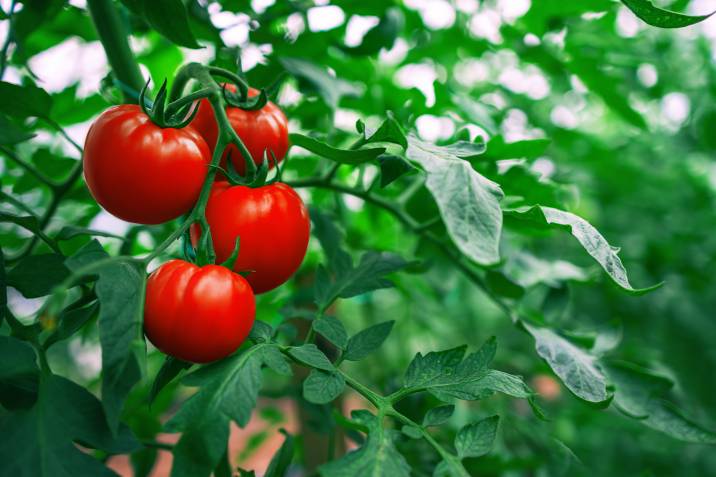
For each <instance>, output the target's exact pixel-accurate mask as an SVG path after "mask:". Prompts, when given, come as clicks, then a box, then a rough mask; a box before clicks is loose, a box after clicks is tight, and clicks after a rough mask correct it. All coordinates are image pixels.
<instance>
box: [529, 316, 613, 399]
mask: <svg viewBox="0 0 716 477" xmlns="http://www.w3.org/2000/svg"><path fill="white" fill-rule="evenodd" d="M523 325H524V327H525V329H526V330H527V332H529V334H531V335H532V337H533V338H534V339H535V347H536V348H537V354H539V355H540V356H541V357H542V358H543V359H544V360H545V361H546V362H547V364H549V366H550V367H551V368H552V371H554V372H555V374H556V375H557V376H559V378H560V379H561V380H562V382H563V383H564V384H565V385H566V386H567V388H568V389H569V390H570V391H572V392H573V393H574V394H575V395H576V396H577V397H579V398H581V399H584V400H585V401H589V402H596V403H599V402H604V401H606V400H607V399H609V397H610V396H609V394H608V393H607V385H606V378H605V376H604V374H603V373H602V371H601V369H600V368H599V366H598V365H597V362H596V361H597V360H596V357H594V356H592V355H590V354H589V353H588V352H587V351H585V350H583V349H582V348H579V347H578V346H576V345H574V344H572V343H571V342H570V341H568V340H567V339H565V338H563V337H561V336H559V335H558V334H557V333H555V332H554V331H552V330H551V329H549V328H543V327H538V326H533V325H530V324H528V323H524V322H523Z"/></svg>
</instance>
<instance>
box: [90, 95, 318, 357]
mask: <svg viewBox="0 0 716 477" xmlns="http://www.w3.org/2000/svg"><path fill="white" fill-rule="evenodd" d="M256 93H257V92H256V91H255V90H253V89H252V90H250V92H249V94H250V95H255V94H256ZM226 114H227V117H228V119H229V122H230V123H231V126H232V128H233V129H234V130H235V131H236V133H237V134H238V136H239V137H240V138H241V139H242V141H243V142H244V144H245V145H246V148H247V149H248V151H249V152H250V154H251V157H252V159H253V161H254V162H255V163H256V164H260V163H261V161H262V160H263V158H264V154H268V156H269V157H273V158H274V159H275V161H280V160H281V159H283V158H284V157H285V155H286V152H287V150H288V147H289V144H288V121H287V119H286V116H285V115H284V113H283V112H282V111H281V110H280V108H279V107H278V106H276V105H275V104H274V103H272V102H267V103H266V104H265V106H263V107H262V108H261V109H258V110H253V111H250V110H243V109H240V108H236V107H227V108H226ZM218 133H219V131H218V125H217V122H216V118H215V116H214V112H213V110H212V108H211V105H210V104H209V102H208V101H207V100H206V99H203V100H201V102H200V104H199V106H198V110H197V113H196V116H195V118H194V119H193V120H192V121H191V123H190V124H189V125H188V126H186V127H183V128H181V129H177V128H171V127H167V128H162V127H160V126H158V125H156V124H155V123H154V122H152V120H151V119H150V118H149V116H148V115H147V114H145V113H144V112H143V111H142V109H141V108H140V107H139V106H137V105H121V106H115V107H112V108H110V109H108V110H106V111H105V112H103V113H102V114H101V115H100V116H99V117H98V118H97V120H96V121H95V122H94V123H93V124H92V126H91V127H90V130H89V132H88V134H87V139H86V142H85V152H84V156H83V163H84V164H83V166H84V174H85V180H86V182H87V186H88V188H89V190H90V192H91V193H92V196H93V197H94V198H95V200H96V201H97V202H98V203H99V204H100V205H101V206H102V207H103V208H104V209H105V210H107V211H108V212H109V213H111V214H112V215H114V216H116V217H118V218H120V219H123V220H126V221H128V222H134V223H139V224H159V223H163V222H167V221H169V220H172V219H175V218H177V217H179V216H181V215H183V214H186V213H188V212H190V211H191V210H192V208H193V207H194V205H195V204H196V202H197V200H198V198H199V195H200V192H201V189H202V186H203V184H204V182H205V180H206V176H207V173H208V170H209V167H208V166H209V164H210V163H211V157H212V153H213V151H212V149H213V147H214V146H215V144H216V140H217V136H218ZM227 158H228V159H227ZM227 160H231V161H232V164H233V166H234V168H235V169H236V171H238V172H239V173H243V172H244V170H245V168H246V164H245V163H244V158H243V157H242V155H241V154H240V153H239V151H238V149H237V148H236V146H234V145H230V146H228V147H227V148H226V150H225V151H224V153H223V157H222V165H223V166H224V167H225V165H226V162H227ZM217 177H218V178H217V180H216V181H215V182H214V184H213V185H212V189H211V192H210V196H209V199H208V202H207V204H206V210H205V215H206V219H207V222H208V224H209V229H210V232H211V239H212V241H213V247H214V250H215V252H216V259H217V263H221V262H223V261H225V260H226V259H227V258H229V257H230V256H231V254H232V252H233V251H234V248H235V245H236V241H237V238H239V254H238V257H237V259H236V261H235V263H234V267H233V270H229V269H228V268H225V267H223V266H220V265H205V266H202V267H199V266H197V265H195V264H193V263H190V262H187V261H184V260H178V259H175V260H171V261H168V262H166V263H164V264H162V265H161V266H160V267H159V268H158V269H157V270H155V271H154V272H153V273H152V274H151V275H150V277H149V279H148V281H147V288H146V299H145V309H144V330H145V334H146V335H147V337H148V338H149V340H150V341H151V342H152V343H153V344H154V345H155V346H156V347H157V348H159V349H160V350H161V351H163V352H164V353H166V354H169V355H171V356H174V357H176V358H179V359H182V360H184V361H190V362H196V363H205V362H210V361H214V360H217V359H221V358H224V357H226V356H228V355H230V354H232V353H233V352H234V351H235V350H236V349H237V348H238V347H239V346H240V345H241V343H243V341H244V340H245V339H246V338H247V336H248V334H249V332H250V330H251V327H252V325H253V322H254V317H255V311H256V303H255V297H254V295H255V294H259V293H263V292H266V291H269V290H272V289H274V288H276V287H278V286H280V285H281V284H283V283H284V282H286V281H287V280H288V279H289V278H290V277H291V276H292V275H293V274H294V273H295V272H296V270H297V269H298V267H299V266H300V265H301V262H302V261H303V258H304V256H305V254H306V249H307V247H308V239H309V234H310V219H309V216H308V211H307V210H306V206H305V205H304V203H303V201H302V200H301V198H300V197H299V196H298V194H297V193H296V192H295V191H294V190H293V189H292V188H291V187H289V186H288V185H286V184H284V183H281V182H273V183H271V184H269V185H263V186H260V187H255V188H252V187H248V186H241V185H231V184H230V183H229V182H227V181H226V179H225V177H224V176H223V175H221V174H219V175H217ZM190 235H191V240H192V243H193V244H194V246H196V245H197V243H198V241H199V237H200V235H201V230H200V228H199V226H198V225H197V224H194V225H192V228H191V231H190ZM239 272H241V273H242V274H239ZM243 274H245V276H243Z"/></svg>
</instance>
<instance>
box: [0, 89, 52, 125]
mask: <svg viewBox="0 0 716 477" xmlns="http://www.w3.org/2000/svg"><path fill="white" fill-rule="evenodd" d="M0 97H1V98H3V100H2V102H0V113H5V114H7V115H8V116H12V117H14V118H18V119H25V118H28V117H41V118H44V117H47V115H48V113H49V112H50V109H51V108H52V98H51V97H50V95H49V94H47V92H46V91H45V90H44V89H42V88H38V87H37V86H33V85H25V86H20V85H16V84H13V83H7V82H5V81H0Z"/></svg>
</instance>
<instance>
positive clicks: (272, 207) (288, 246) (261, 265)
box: [191, 181, 311, 294]
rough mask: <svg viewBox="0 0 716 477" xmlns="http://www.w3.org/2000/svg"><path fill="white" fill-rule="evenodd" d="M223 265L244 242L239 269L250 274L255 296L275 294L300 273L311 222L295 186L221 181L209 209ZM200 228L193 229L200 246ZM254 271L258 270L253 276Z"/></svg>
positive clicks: (217, 249)
mask: <svg viewBox="0 0 716 477" xmlns="http://www.w3.org/2000/svg"><path fill="white" fill-rule="evenodd" d="M206 219H207V221H208V222H209V229H210V230H211V238H212V240H213V243H214V250H215V251H216V260H217V262H223V261H224V260H226V259H227V258H228V257H229V256H230V255H231V252H232V251H233V250H234V247H235V243H236V237H241V242H240V246H239V256H238V258H237V260H236V263H235V265H234V270H235V271H237V272H239V271H249V272H250V273H249V274H248V275H247V277H246V280H248V282H249V283H250V284H251V288H252V289H253V290H254V293H256V294H259V293H264V292H267V291H269V290H273V289H274V288H276V287H278V286H279V285H281V284H283V283H284V282H286V281H287V280H288V279H289V278H291V276H292V275H293V274H294V273H295V272H296V270H298V267H300V266H301V262H303V257H304V256H305V255H306V250H307V249H308V239H309V236H310V233H311V220H310V218H309V216H308V210H307V209H306V206H305V205H304V203H303V201H302V200H301V198H300V197H299V195H298V194H297V193H296V191H295V190H293V189H292V188H291V187H289V186H287V185H286V184H283V183H280V182H277V183H274V184H270V185H265V186H263V187H257V188H251V187H246V186H231V185H229V183H228V182H224V181H221V182H216V183H215V184H214V186H213V187H212V190H211V195H210V196H209V202H208V203H207V206H206ZM199 236H200V228H199V227H198V226H197V225H194V226H192V229H191V238H192V243H194V245H195V246H196V244H197V242H198V240H199ZM252 270H253V271H252Z"/></svg>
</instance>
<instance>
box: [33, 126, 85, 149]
mask: <svg viewBox="0 0 716 477" xmlns="http://www.w3.org/2000/svg"><path fill="white" fill-rule="evenodd" d="M42 119H43V120H44V121H45V122H46V123H47V124H49V125H50V126H52V127H53V128H54V129H55V130H56V131H57V132H58V133H60V135H61V136H62V137H64V138H65V140H66V141H67V142H69V143H70V144H71V145H72V147H74V148H75V149H77V152H79V153H80V156H82V154H83V153H84V150H83V149H82V146H80V145H79V144H77V143H76V142H75V140H74V139H72V138H71V137H70V135H69V134H67V131H65V130H64V128H63V127H62V126H60V125H59V124H58V123H57V122H55V121H54V120H53V119H50V118H48V117H45V118H42Z"/></svg>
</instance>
